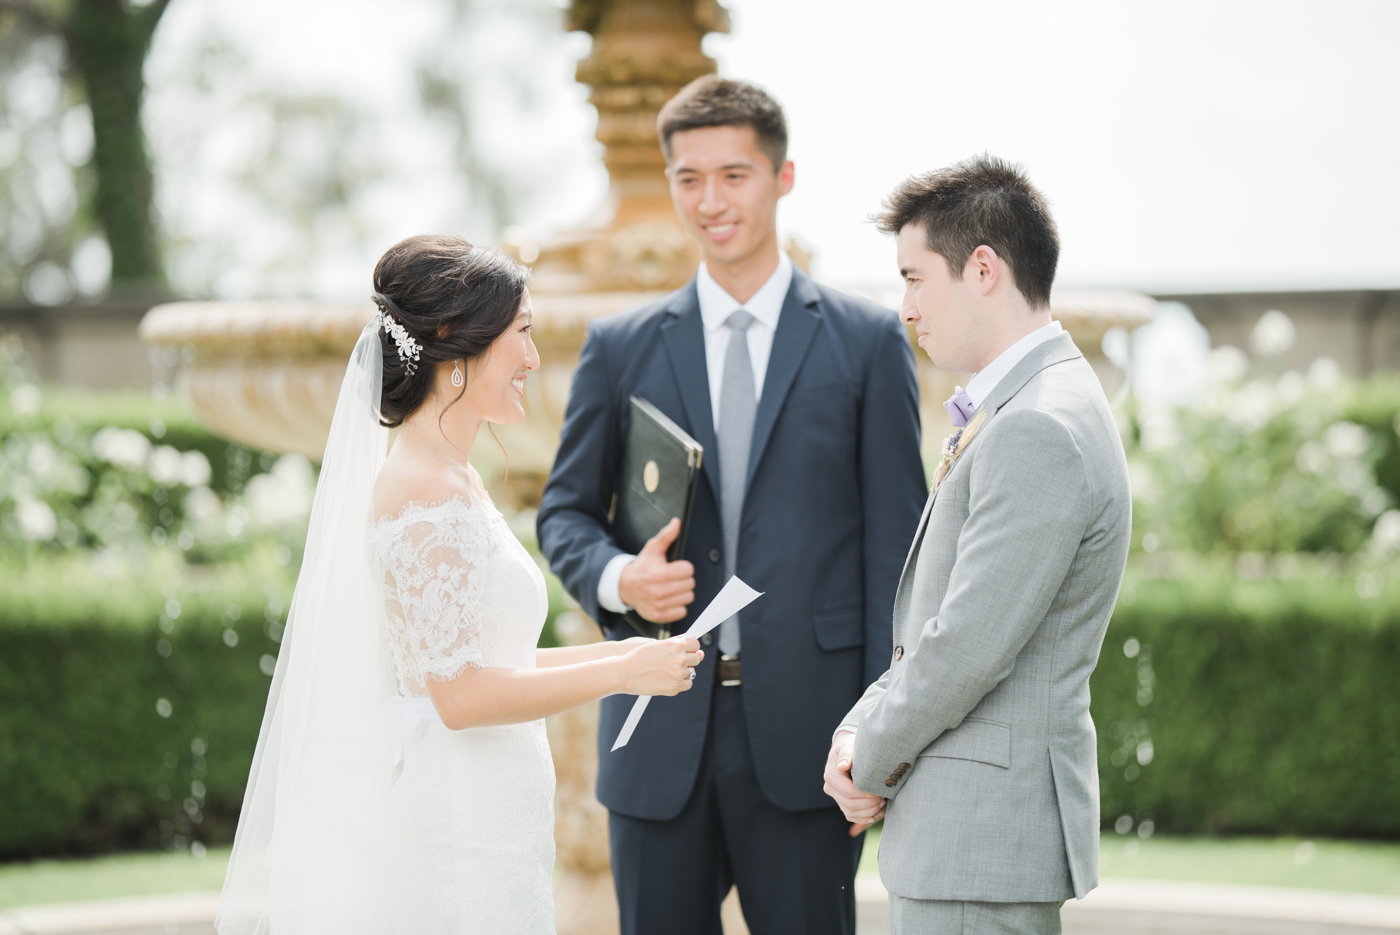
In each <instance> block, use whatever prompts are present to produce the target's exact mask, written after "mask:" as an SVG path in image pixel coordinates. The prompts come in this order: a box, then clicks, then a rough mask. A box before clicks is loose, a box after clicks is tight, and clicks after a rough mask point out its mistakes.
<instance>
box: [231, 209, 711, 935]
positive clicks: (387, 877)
mask: <svg viewBox="0 0 1400 935" xmlns="http://www.w3.org/2000/svg"><path fill="white" fill-rule="evenodd" d="M527 276H528V272H527V271H526V270H525V269H524V268H522V267H520V266H517V265H516V264H515V263H514V262H513V261H511V260H510V259H509V258H507V257H505V256H504V255H502V254H500V253H498V252H496V251H494V250H490V249H487V248H482V247H474V246H472V245H471V244H469V243H467V242H466V241H465V240H462V239H460V238H456V237H436V236H430V237H413V238H410V239H408V240H405V241H403V242H402V243H399V244H396V245H395V246H394V247H392V248H391V249H390V250H389V251H388V252H387V253H385V254H384V256H383V258H381V259H380V261H379V264H378V265H377V266H376V268H375V271H374V286H375V302H376V303H377V305H378V306H379V309H380V312H379V314H378V315H377V316H376V317H375V319H374V320H372V321H371V322H370V323H369V324H368V325H367V326H366V327H365V330H364V332H363V333H362V334H361V335H360V339H359V342H358V343H357V344H356V346H355V350H354V352H353V354H352V356H351V360H350V366H349V368H348V370H347V372H346V376H345V381H344V383H343V384H342V387H341V392H340V397H339V400H338V402H337V405H336V410H335V417H334V420H333V422H332V425H331V434H330V439H329V441H328V442H327V446H326V454H325V458H324V460H323V463H322V469H321V475H320V479H319V481H318V483H317V489H316V498H315V501H314V503H313V506H312V512H311V523H310V527H309V530H308V533H307V545H306V552H305V557H304V559H303V562H302V568H301V574H300V576H299V578H298V581H297V588H296V592H295V594H294V596H293V598H292V608H291V612H290V615H289V617H288V621H287V628H286V632H285V635H284V638H283V642H282V648H281V651H280V653H279V655H278V660H277V668H276V670H275V672H274V675H273V680H272V687H271V690H270V692H269V695H268V704H267V712H266V714H265V715H264V718H263V726H262V732H261V734H260V736H259V738H258V748H257V752H256V754H255V756H254V759H253V765H252V771H251V774H250V776H249V782H248V789H247V792H246V794H245V798H244V804H243V811H242V814H241V816H240V819H239V826H238V832H237V835H236V837H235V841H234V848H233V855H232V857H231V859H230V862H229V870H228V875H227V878H226V880H225V883H224V891H223V895H222V897H221V899H220V903H219V914H218V918H217V919H216V921H215V926H216V928H217V930H218V931H219V933H220V935H233V933H238V935H243V933H248V935H254V933H256V935H264V933H270V935H282V933H288V935H303V933H322V932H324V933H336V935H345V933H351V935H354V933H365V935H370V933H375V935H380V933H391V932H392V933H415V935H416V933H421V935H435V933H457V932H460V933H475V932H483V933H484V932H491V933H515V932H519V933H532V935H533V933H551V935H552V933H553V932H554V930H555V929H554V912H553V900H552V888H551V880H552V875H553V869H554V839H553V833H554V808H553V802H554V770H553V765H552V762H551V760H550V755H549V744H548V740H547V739H546V736H545V727H544V720H543V719H544V718H545V717H546V716H547V715H549V714H553V713H555V712H558V711H563V710H565V709H566V708H570V707H573V706H575V705H579V704H583V703H585V702H588V701H592V700H594V699H597V698H600V697H602V696H604V695H608V694H613V693H617V692H623V693H627V694H634V695H674V694H677V693H678V692H681V691H685V690H687V689H689V688H690V686H691V682H692V680H693V679H694V667H695V665H696V664H698V663H699V661H700V659H701V658H702V653H701V651H700V646H699V643H698V642H696V641H695V640H690V639H686V638H684V637H676V638H674V639H670V640H665V641H652V640H645V639H640V638H637V639H631V640H625V641H621V642H602V643H595V644H592V645H589V646H575V647H568V648H560V649H537V648H536V644H537V643H538V641H539V636H540V631H541V629H542V628H543V626H544V622H545V613H546V609H547V602H546V595H545V584H544V577H543V576H542V575H541V573H540V570H539V568H538V566H537V565H536V564H535V562H534V561H533V560H532V559H531V557H530V555H529V553H527V552H526V551H525V549H524V548H523V547H521V545H520V544H519V542H517V541H516V539H515V537H514V536H513V535H512V534H511V531H510V529H509V527H508V526H507V525H506V522H505V520H504V518H503V517H502V516H501V514H500V512H498V511H497V509H496V507H495V506H494V505H493V504H492V502H491V500H490V498H489V497H488V496H487V494H486V491H485V489H484V488H483V486H482V483H481V478H480V477H479V476H478V474H477V473H476V471H475V470H474V469H473V468H472V467H471V465H470V464H468V463H467V458H468V456H469V455H470V453H471V448H472V443H473V442H474V440H475V439H476V435H477V432H478V430H479V429H480V427H481V425H482V423H484V422H501V423H506V422H518V421H520V420H521V419H522V418H523V417H524V410H523V409H522V407H521V400H522V399H523V398H524V384H525V381H526V379H527V377H528V375H529V374H530V372H532V371H534V370H535V369H536V368H538V366H539V356H538V354H537V353H536V351H535V346H534V342H533V341H532V340H531V337H530V327H531V317H532V312H531V306H530V297H529V293H528V292H527V291H526V288H525V286H526V279H527ZM393 427H397V428H398V429H399V432H398V436H397V438H396V439H395V440H394V444H393V448H392V450H389V451H388V454H387V457H386V455H385V450H386V447H387V442H388V433H387V430H388V429H389V428H393Z"/></svg>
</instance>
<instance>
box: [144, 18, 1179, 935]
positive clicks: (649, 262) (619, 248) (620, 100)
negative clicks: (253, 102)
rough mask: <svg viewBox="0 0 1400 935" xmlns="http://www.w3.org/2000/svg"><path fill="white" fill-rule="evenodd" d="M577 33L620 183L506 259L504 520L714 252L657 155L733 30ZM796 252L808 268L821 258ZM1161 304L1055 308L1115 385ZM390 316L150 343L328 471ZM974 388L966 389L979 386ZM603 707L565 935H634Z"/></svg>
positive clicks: (562, 896)
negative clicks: (334, 419)
mask: <svg viewBox="0 0 1400 935" xmlns="http://www.w3.org/2000/svg"><path fill="white" fill-rule="evenodd" d="M565 25H566V28H567V29H570V30H579V31H583V32H587V33H589V34H590V35H591V36H592V37H593V45H592V49H591V51H590V54H589V55H588V57H587V58H585V59H583V60H582V61H581V62H580V63H579V65H578V70H577V78H578V80H579V81H580V82H582V83H584V84H586V85H588V86H589V87H590V88H591V91H592V93H591V94H590V96H589V101H590V102H591V103H592V104H593V105H594V106H595V107H596V108H597V110H598V129H597V137H598V139H599V140H600V141H601V142H602V143H603V145H604V147H605V155H604V157H603V158H604V163H605V164H606V166H607V169H608V173H609V178H610V186H609V191H608V197H607V202H606V204H605V205H604V206H603V207H602V209H601V210H600V211H599V213H598V215H597V220H596V221H595V222H594V223H592V224H591V225H589V226H586V227H583V228H580V229H577V230H573V231H569V232H566V233H560V234H555V235H553V236H550V237H547V238H543V239H541V240H540V241H538V242H533V241H526V240H523V239H516V240H512V241H509V242H506V243H504V244H502V245H501V246H502V248H503V249H504V250H506V251H507V252H508V253H510V254H511V255H512V256H514V257H515V258H516V259H517V260H519V261H520V262H522V263H525V264H528V265H530V266H531V267H532V268H533V271H534V280H533V284H532V286H531V295H532V298H533V301H534V307H535V332H534V336H535V342H536V344H537V346H538V347H539V352H540V360H541V366H540V370H539V372H538V374H536V375H535V376H534V377H533V378H532V379H531V380H529V381H528V383H527V384H526V387H527V389H526V400H525V411H526V415H525V419H524V421H523V422H521V423H519V424H517V425H509V426H501V427H499V429H498V434H499V436H500V439H501V442H502V444H503V446H504V448H505V449H506V450H507V451H508V452H509V474H508V477H507V476H506V472H505V471H504V470H503V469H504V467H505V464H504V461H503V459H502V456H501V453H500V450H499V449H498V448H496V446H494V445H491V444H480V445H477V446H476V447H475V448H474V450H473V458H472V460H473V462H474V463H475V464H476V465H477V467H478V469H479V470H480V471H481V473H482V475H483V477H484V478H486V480H487V481H488V483H489V484H490V485H491V487H492V493H493V496H494V497H495V498H496V500H497V502H498V503H500V504H501V505H502V506H503V507H506V508H510V507H515V508H528V507H533V506H534V505H535V504H536V503H538V501H539V495H540V489H541V487H542V486H543V483H544V479H545V477H546V476H547V474H548V472H549V469H550V466H551V464H552V463H553V458H554V452H555V450H556V448H557V446H558V438H559V428H560V425H561V424H562V422H563V416H564V408H565V405H566V403H567V401H568V393H569V386H570V382H571V379H572V375H573V371H574V368H575V367H576V366H577V364H578V357H579V350H580V348H581V346H582V343H583V339H584V335H585V333H586V329H587V327H588V323H589V322H590V321H592V320H593V319H594V318H597V317H599V316H601V315H608V314H612V313H614V312H619V311H623V310H624V309H628V308H632V307H635V306H637V305H639V304H641V303H643V302H645V301H647V300H649V299H652V298H654V297H656V296H658V295H661V294H662V293H664V292H666V291H669V290H671V289H675V288H678V287H679V286H682V285H684V284H685V283H686V282H687V281H688V280H689V279H690V277H691V276H692V275H693V273H694V271H695V267H696V265H697V264H698V262H699V251H698V249H697V247H696V245H695V244H694V243H693V242H692V241H691V240H690V239H689V237H688V236H687V235H686V233H685V231H684V229H683V228H682V227H681V225H680V222H679V221H678V220H677V218H676V216H675V213H674V211H673V210H672V208H671V203H670V195H669V191H668V187H667V182H666V178H665V174H664V169H665V165H664V162H663V159H662V155H661V150H660V147H659V146H658V145H657V141H656V131H655V126H656V115H657V112H658V111H659V110H660V108H661V106H662V105H663V104H664V103H665V102H666V101H667V100H668V99H669V98H670V97H671V96H673V95H674V94H675V93H676V92H677V91H678V90H679V89H680V88H681V87H683V86H684V85H685V84H687V83H688V82H690V81H691V80H693V79H695V78H697V77H699V76H701V75H705V74H709V73H712V72H713V71H715V62H714V60H713V59H711V58H709V57H708V56H706V55H705V54H704V52H703V51H702V50H701V40H702V39H703V37H704V36H705V35H706V34H707V33H710V32H727V31H728V29H729V16H728V13H727V11H726V10H725V9H724V8H723V7H722V6H720V4H719V3H718V2H717V0H574V2H573V3H572V5H571V6H570V7H569V8H568V10H567V11H566V13H565ZM788 252H789V254H790V255H792V256H793V257H794V259H795V260H796V261H797V263H798V265H800V266H802V267H803V268H806V265H807V260H808V258H809V255H808V254H806V253H805V252H804V251H802V250H801V249H799V248H797V247H796V246H795V245H792V244H789V245H788ZM1153 304H1154V303H1152V301H1151V300H1150V299H1148V298H1146V297H1145V296H1141V295H1138V294H1135V293H1077V294H1073V295H1071V294H1067V293H1066V294H1058V295H1057V296H1056V299H1055V302H1054V303H1053V305H1054V311H1055V313H1056V315H1057V317H1058V318H1059V319H1060V320H1061V321H1062V322H1063V323H1064V324H1065V326H1066V327H1067V328H1068V329H1069V330H1070V332H1071V334H1072V335H1073V336H1074V337H1075V339H1076V341H1077V342H1078V343H1079V345H1080V347H1081V348H1084V349H1085V350H1086V352H1091V353H1090V359H1091V362H1093V363H1094V365H1095V368H1096V369H1097V370H1098V371H1099V373H1100V374H1101V376H1102V377H1103V378H1104V380H1105V383H1106V385H1109V386H1110V391H1112V385H1113V384H1114V383H1115V381H1121V375H1119V374H1117V372H1116V371H1115V370H1114V369H1113V368H1112V366H1111V365H1109V364H1108V362H1107V360H1106V359H1104V358H1103V357H1102V355H1100V354H1098V353H1097V351H1098V348H1099V346H1100V342H1101V340H1102V338H1103V335H1104V333H1105V332H1106V331H1107V330H1108V329H1109V328H1111V327H1114V326H1125V327H1129V328H1131V327H1134V326H1136V325H1139V324H1142V323H1144V322H1145V321H1147V320H1149V319H1150V318H1151V317H1152V310H1153ZM372 314H373V308H372V307H371V305H370V304H369V303H368V302H365V303H363V304H328V303H317V302H177V303H172V304H167V305H162V306H159V307H157V308H155V309H152V310H151V312H150V313H149V314H148V315H147V316H146V318H145V320H144V321H143V322H142V325H141V337H142V339H143V340H144V341H146V342H147V343H149V344H152V345H156V346H163V347H176V348H180V349H181V350H182V351H183V352H184V353H183V354H182V356H183V357H184V358H185V359H186V360H188V361H190V362H189V363H188V364H187V365H186V366H185V367H184V369H183V370H182V371H181V373H180V375H179V378H178V381H177V382H178V386H179V388H180V390H181V392H182V394H183V395H184V397H185V399H186V400H187V401H188V402H189V404H190V405H191V406H192V407H193V409H194V410H195V412H196V413H198V415H199V416H200V418H201V419H203V420H204V422H205V423H206V424H207V425H208V426H209V427H210V428H211V429H213V430H214V431H216V432H218V433H220V434H222V435H225V436H227V437H228V438H231V439H235V440H237V441H240V442H242V443H244V444H246V445H249V446H250V447H253V448H255V449H263V450H269V451H278V452H287V451H291V452H299V453H301V454H304V455H306V456H308V457H310V458H312V459H314V460H319V458H320V456H321V453H322V451H323V450H324V446H325V442H326V438H327V435H328V432H329V427H330V420H331V415H332V413H333V412H334V409H335V401H336V395H337V393H338V391H339V387H340V381H341V379H342V377H343V376H344V372H345V362H346V359H347V357H348V355H349V352H350V349H351V348H352V347H353V346H354V342H355V339H356V337H357V336H358V334H359V333H360V330H361V329H362V328H363V326H364V324H365V322H367V321H368V320H369V319H370V317H371V315H372ZM918 357H919V358H922V361H921V363H920V388H921V395H922V397H923V399H922V403H923V405H922V409H923V413H924V448H925V454H926V457H927V456H929V455H933V456H935V457H936V452H937V446H938V443H939V439H941V438H942V437H943V435H944V434H946V432H947V428H948V426H947V415H946V414H945V413H944V412H943V409H942V407H941V406H940V405H939V403H940V402H941V401H942V399H943V398H944V397H946V396H947V395H949V393H951V391H952V386H953V384H954V382H956V381H958V379H959V375H954V374H944V373H941V372H939V371H937V370H936V369H934V368H933V367H932V366H931V365H930V364H929V363H928V360H927V357H926V356H924V355H923V354H922V353H920V354H919V355H918ZM963 382H965V381H963ZM556 629H557V631H558V632H559V634H560V636H561V638H563V639H564V640H565V641H567V642H589V641H592V640H596V639H598V638H599V635H598V631H597V628H596V627H594V626H593V625H592V624H591V623H589V622H588V621H587V620H586V619H585V618H583V617H582V616H581V615H580V614H578V613H577V612H570V613H568V614H564V615H561V619H559V620H558V621H557V623H556ZM597 717H598V713H597V705H596V704H595V705H591V706H587V707H584V708H580V709H576V710H574V711H570V712H567V713H565V714H561V715H558V716H556V717H554V718H551V719H550V723H549V734H550V742H551V746H552V748H553V751H554V758H555V768H556V772H557V774H558V779H559V785H558V796H557V799H556V816H557V817H556V829H555V838H556V842H557V845H558V855H559V864H560V867H561V868H562V870H563V873H562V875H561V876H560V877H559V881H558V884H557V888H556V898H557V911H558V922H559V931H560V932H561V933H566V935H593V933H597V935H603V933H609V932H616V931H617V911H616V906H615V903H614V901H613V896H612V882H611V874H610V869H609V858H608V845H607V814H606V811H605V810H604V809H603V808H602V806H600V805H599V804H598V803H597V800H596V798H595V797H594V791H593V790H594V777H595V774H596V771H597V753H596V746H595V738H596V735H597ZM725 926H726V931H729V932H739V931H744V928H743V923H742V920H740V919H739V918H738V917H737V912H736V907H735V906H734V905H732V900H731V905H727V906H726V912H725Z"/></svg>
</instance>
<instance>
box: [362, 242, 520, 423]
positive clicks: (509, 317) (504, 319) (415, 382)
mask: <svg viewBox="0 0 1400 935" xmlns="http://www.w3.org/2000/svg"><path fill="white" fill-rule="evenodd" d="M529 279H530V271H529V270H528V269H527V268H525V267H523V266H521V265H519V264H518V263H516V262H515V261H514V260H512V259H511V258H510V257H508V256H506V255H505V254H504V253H501V252H500V251H499V250H494V249H492V248H490V247H477V246H473V245H472V244H471V243H469V242H468V241H466V240H463V239H462V238H461V237H450V236H441V235H432V234H429V235H424V236H419V237H410V238H408V239H407V240H401V241H399V242H398V243H396V244H394V245H393V246H392V247H390V248H389V249H388V250H387V251H386V252H385V254H384V256H382V257H380V259H379V263H378V265H376V266H375V267H374V303H375V305H377V306H379V309H380V311H383V312H387V313H388V314H389V315H390V316H391V317H392V318H393V319H394V320H396V321H397V322H398V323H399V324H400V325H403V327H404V330H405V331H407V332H408V333H409V335H410V336H411V337H412V338H413V339H414V340H415V341H417V342H418V345H419V348H420V350H419V353H420V355H421V358H420V360H419V361H418V362H417V363H413V364H410V362H408V361H405V360H403V359H401V358H400V357H399V351H398V345H397V344H396V343H395V341H394V338H393V336H392V335H391V334H389V332H388V331H387V330H386V329H383V328H381V329H380V331H379V342H380V344H379V349H380V352H381V354H382V356H383V360H384V387H383V390H382V391H381V394H380V405H379V409H380V415H381V420H380V421H381V422H382V423H383V424H384V425H386V426H388V427H389V428H394V427H395V426H398V425H402V424H403V420H404V419H406V418H408V417H409V416H410V415H412V414H413V413H414V412H415V411H416V410H417V409H418V407H419V406H421V405H423V402H424V400H426V399H427V397H428V389H429V388H430V387H431V386H432V381H433V372H434V369H435V368H434V365H435V364H439V363H445V362H446V361H449V360H471V359H472V358H474V357H479V356H480V355H482V354H484V353H485V352H486V349H487V348H489V347H490V346H491V344H492V342H493V341H495V340H496V339H497V338H499V337H500V336H501V335H502V334H504V333H505V331H506V329H507V328H509V327H510V326H511V324H512V323H513V322H514V321H515V316H516V315H517V314H519V312H520V303H521V302H523V301H524V299H525V286H526V283H527V282H528V281H529ZM462 391H463V392H466V386H465V384H464V385H463V387H462ZM457 398H458V399H460V398H461V393H459V394H458V396H457ZM456 401H457V400H455V399H454V400H453V402H454V403H455V402H456ZM449 405H451V404H450V403H449Z"/></svg>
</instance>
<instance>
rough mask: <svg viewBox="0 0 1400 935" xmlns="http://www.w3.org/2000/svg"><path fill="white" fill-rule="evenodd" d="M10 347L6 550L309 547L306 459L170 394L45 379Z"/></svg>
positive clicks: (129, 555)
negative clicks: (88, 389)
mask: <svg viewBox="0 0 1400 935" xmlns="http://www.w3.org/2000/svg"><path fill="white" fill-rule="evenodd" d="M0 350H3V349H0ZM11 357H12V359H10V360H9V362H8V366H4V365H3V364H4V363H5V362H4V361H0V390H3V392H4V393H5V395H6V396H7V397H8V400H7V401H8V403H9V405H8V406H3V407H0V554H8V555H12V556H13V555H27V554H34V553H37V552H48V553H55V554H57V553H63V552H72V551H74V550H77V551H83V550H98V551H100V552H101V553H102V554H103V556H104V557H105V558H104V560H105V561H107V562H108V563H109V564H114V565H121V566H124V567H139V566H140V565H141V564H142V563H143V562H144V561H145V560H146V558H145V556H146V554H147V553H149V552H151V551H153V550H156V551H159V550H163V549H164V550H173V551H175V550H177V551H178V552H180V553H183V555H184V557H185V559H186V560H187V561H190V562H194V563H209V562H214V561H226V560H234V559H238V558H239V557H240V556H242V555H244V554H245V553H246V552H247V551H248V550H249V549H250V548H252V547H253V545H254V544H255V543H258V542H261V541H264V540H266V541H269V542H272V543H274V544H275V545H280V546H281V549H280V550H279V551H278V552H277V554H278V555H279V556H281V557H282V559H283V561H284V562H287V563H290V562H291V561H292V560H293V559H294V558H295V557H296V556H297V555H299V554H300V551H301V543H302V538H303V536H304V534H305V523H306V518H307V515H308V510H309V508H310V498H311V492H312V489H313V485H314V482H315V475H314V470H313V468H312V467H311V465H310V463H309V462H307V461H306V460H305V459H304V458H301V457H299V456H296V455H290V456H283V457H281V458H278V457H276V456H273V455H270V454H267V453H263V454H260V455H255V454H254V453H253V452H252V451H250V450H248V449H247V448H245V447H243V446H242V445H238V444H235V443H230V442H227V441H225V440H223V439H221V438H218V437H216V436H214V435H212V434H211V433H209V431H208V430H206V429H204V428H203V427H202V426H200V425H199V424H198V423H197V422H196V421H195V420H194V418H193V417H192V416H191V415H190V413H189V412H188V410H187V409H185V408H184V407H183V405H181V404H180V403H178V402H177V401H175V400H173V399H165V400H159V401H158V400H154V399H152V398H151V397H150V396H149V395H146V394H140V393H109V394H102V395H88V394H78V393H75V392H73V391H67V390H62V389H58V388H45V389H40V388H39V387H38V386H36V385H35V384H33V383H30V382H28V381H26V380H25V379H23V377H22V369H21V366H20V363H19V362H17V361H16V360H14V359H13V354H12V352H11Z"/></svg>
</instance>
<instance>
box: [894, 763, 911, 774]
mask: <svg viewBox="0 0 1400 935" xmlns="http://www.w3.org/2000/svg"><path fill="white" fill-rule="evenodd" d="M908 770H909V764H908V763H900V764H899V766H897V767H895V772H896V773H899V774H900V775H901V776H903V775H904V774H905V773H906V772H908Z"/></svg>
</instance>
